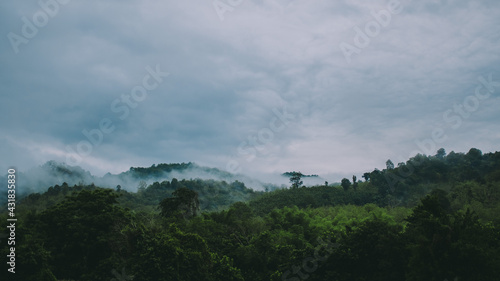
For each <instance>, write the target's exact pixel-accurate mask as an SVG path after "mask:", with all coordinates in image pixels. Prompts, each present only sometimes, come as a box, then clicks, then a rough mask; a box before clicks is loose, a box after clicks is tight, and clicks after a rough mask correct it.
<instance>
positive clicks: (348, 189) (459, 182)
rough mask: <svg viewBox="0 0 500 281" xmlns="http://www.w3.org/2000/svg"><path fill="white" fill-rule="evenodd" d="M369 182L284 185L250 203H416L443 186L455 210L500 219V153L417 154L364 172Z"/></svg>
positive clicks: (264, 208) (268, 206) (260, 209)
mask: <svg viewBox="0 0 500 281" xmlns="http://www.w3.org/2000/svg"><path fill="white" fill-rule="evenodd" d="M363 178H364V179H365V181H364V182H363V181H359V180H357V181H356V182H355V183H354V182H351V181H349V180H347V179H344V180H343V182H344V184H342V185H340V186H339V185H335V186H332V185H329V186H325V185H318V186H314V187H299V188H292V189H281V190H276V191H274V192H270V193H266V194H264V195H263V196H261V197H259V198H256V199H255V200H253V201H251V202H250V206H252V208H253V209H254V210H255V211H256V212H257V213H259V214H265V213H268V212H270V211H271V210H273V209H274V208H282V207H291V206H298V207H300V208H306V207H312V208H316V207H322V206H336V205H347V204H353V205H364V204H368V203H375V204H377V205H379V206H381V207H385V206H388V207H396V206H404V207H415V206H416V205H417V204H418V203H419V202H420V199H421V198H423V197H425V196H426V195H427V194H429V193H431V192H432V191H435V190H441V191H443V192H444V193H445V195H446V197H447V198H448V199H449V201H450V204H451V206H450V207H451V208H453V209H455V210H458V209H462V208H470V209H472V210H474V211H475V212H476V213H477V214H479V215H480V217H481V218H483V219H485V220H489V221H498V222H500V219H499V218H498V213H499V212H500V152H495V153H487V154H484V155H483V153H482V152H481V151H480V150H478V149H475V148H472V149H470V150H469V152H468V153H455V152H453V151H452V152H450V153H449V154H448V155H446V153H445V151H444V150H440V151H439V152H438V153H437V154H436V155H434V156H426V155H421V154H419V155H416V156H414V157H412V158H410V159H409V160H408V161H407V162H404V163H403V162H402V163H399V164H397V166H394V165H393V164H392V161H390V160H389V161H387V168H386V169H383V170H378V169H375V170H374V171H372V172H368V173H364V174H363Z"/></svg>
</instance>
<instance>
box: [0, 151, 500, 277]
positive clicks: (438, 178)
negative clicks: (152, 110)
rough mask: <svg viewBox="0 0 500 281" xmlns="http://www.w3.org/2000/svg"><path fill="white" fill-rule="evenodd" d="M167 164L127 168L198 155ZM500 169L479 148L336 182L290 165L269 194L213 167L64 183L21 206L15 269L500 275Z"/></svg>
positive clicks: (498, 157)
mask: <svg viewBox="0 0 500 281" xmlns="http://www.w3.org/2000/svg"><path fill="white" fill-rule="evenodd" d="M169 165H170V166H162V167H160V168H157V167H158V166H154V167H151V168H139V170H136V169H137V168H132V169H131V170H130V171H128V173H131V174H132V173H139V177H140V174H141V173H143V174H148V173H149V172H151V173H155V169H159V172H158V173H162V172H163V171H164V169H170V168H173V167H177V168H179V167H183V165H189V164H173V165H172V164H169ZM178 165H180V166H178ZM148 169H151V170H148ZM499 175H500V153H499V152H496V153H487V154H482V153H481V151H479V150H477V149H471V150H470V151H469V152H467V153H455V152H450V153H449V154H448V155H447V154H446V153H445V151H444V150H439V151H438V153H437V154H436V155H433V156H425V155H416V156H415V157H412V158H411V159H409V160H408V161H406V162H405V163H399V164H397V165H394V164H393V163H392V161H387V163H386V169H383V170H374V171H372V172H367V173H365V174H364V175H362V177H360V179H358V178H357V177H356V176H353V177H352V178H349V179H347V178H344V179H342V180H341V182H340V184H335V185H329V184H327V183H325V184H324V185H318V186H313V187H304V186H303V185H302V181H301V173H300V172H291V173H290V175H289V176H290V179H291V182H290V188H283V189H278V190H275V191H271V192H256V191H254V190H252V189H250V188H248V187H247V186H245V184H244V183H242V182H239V181H233V182H226V181H219V180H213V179H189V180H188V179H184V180H177V179H171V180H163V181H161V182H153V183H151V184H144V182H143V183H142V184H141V185H140V186H139V189H138V191H137V192H129V191H126V190H124V189H122V188H121V187H120V186H116V187H114V188H101V187H98V186H97V185H95V184H84V185H78V184H77V185H73V186H70V185H68V184H62V185H56V186H52V187H50V188H49V189H48V190H47V191H46V192H44V193H34V194H31V195H29V196H28V197H26V198H25V199H22V200H20V201H19V202H18V203H19V204H18V205H17V206H16V209H15V212H16V218H17V219H18V221H17V222H16V271H17V272H18V273H16V277H18V278H19V279H16V280H27V281H29V280H37V281H56V280H84V281H86V280H89V281H90V280H92V281H101V280H102V281H109V280H113V279H114V280H135V281H137V280H139V281H168V280H179V281H194V280H196V281H198V280H208V281H218V280H229V281H244V280H252V281H256V280H257V281H279V280H288V281H292V280H293V281H300V280H310V281H323V280H337V281H351V280H374V281H401V280H407V281H424V280H425V281H427V280H431V281H445V280H450V281H451V280H461V281H462V280H464V281H468V280H470V281H476V280H494V281H495V280H500V277H499V276H500V219H499V218H500V217H499V216H498V214H499V212H500V177H499ZM135 176H137V175H134V177H135ZM7 215H8V214H7V213H6V212H3V213H0V220H3V221H6V219H7ZM0 234H2V233H0ZM1 237H2V236H0V239H1ZM2 242H4V241H2ZM10 251H11V250H10V248H8V246H7V243H2V244H1V246H0V255H3V256H7V255H9V254H10ZM4 266H6V267H7V266H8V265H4ZM6 272H7V270H6V268H5V269H4V270H2V272H1V273H0V279H1V280H4V279H5V280H11V279H6V277H5V276H4V275H5V274H6ZM4 277H5V278H4Z"/></svg>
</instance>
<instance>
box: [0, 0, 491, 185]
mask: <svg viewBox="0 0 500 281" xmlns="http://www.w3.org/2000/svg"><path fill="white" fill-rule="evenodd" d="M498 15H500V2H499V1H497V0H489V1H488V0H486V1H461V0H423V1H407V0H405V1H403V0H401V1H397V0H391V1H386V0H376V1H358V0H354V1H331V0H316V1H303V0H302V1H301V0H268V1H262V0H220V1H219V0H216V1H212V0H205V1H190V0H188V1H159V0H136V1H132V0H120V1H117V0H109V1H105V0H100V1H94V0H88V1H76V0H40V1H34V0H29V1H14V0H6V1H1V3H0V35H1V37H0V38H1V39H0V85H1V88H0V112H1V113H2V114H1V117H0V118H1V119H0V120H1V122H0V158H1V161H0V169H1V170H0V171H4V172H5V173H6V171H7V169H8V168H10V167H15V168H17V169H18V170H28V169H30V168H32V167H35V166H38V165H42V164H43V163H45V162H47V161H49V160H56V161H59V162H65V163H67V164H69V165H74V166H76V165H77V166H80V167H82V168H84V169H86V170H88V171H90V172H91V173H92V174H94V175H98V176H101V175H103V174H105V173H107V172H111V173H120V172H122V171H126V170H128V169H129V168H130V167H132V166H133V167H138V166H151V165H152V164H155V163H180V162H195V163H197V164H199V165H204V166H209V167H215V168H220V169H223V170H227V171H230V172H235V173H242V174H247V175H263V174H273V173H274V174H276V173H283V172H286V171H301V172H302V173H305V174H319V175H321V176H324V177H325V178H327V179H329V180H331V181H332V182H333V181H340V177H343V176H349V175H353V174H357V175H358V178H360V175H361V174H362V173H364V172H369V171H372V170H373V169H374V168H379V169H382V168H384V167H385V162H386V160H387V159H391V160H392V161H393V162H394V163H399V162H403V161H406V160H407V159H408V158H409V157H411V156H414V155H415V154H417V153H422V154H426V155H434V154H435V152H436V150H437V149H439V148H440V147H443V148H445V149H446V151H447V152H450V151H455V152H467V151H468V150H469V149H470V148H472V147H475V148H478V149H480V150H482V151H483V153H487V152H495V151H498V150H500V149H499V144H500V122H499V121H500V110H498V109H499V108H500V52H499V50H500V17H499V16H498Z"/></svg>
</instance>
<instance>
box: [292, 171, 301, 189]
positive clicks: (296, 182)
mask: <svg viewBox="0 0 500 281" xmlns="http://www.w3.org/2000/svg"><path fill="white" fill-rule="evenodd" d="M303 176H304V175H303V174H302V173H301V172H295V171H293V172H292V173H291V176H290V182H291V183H292V188H299V187H300V186H301V185H302V184H303V183H304V182H303V181H301V179H302V177H303Z"/></svg>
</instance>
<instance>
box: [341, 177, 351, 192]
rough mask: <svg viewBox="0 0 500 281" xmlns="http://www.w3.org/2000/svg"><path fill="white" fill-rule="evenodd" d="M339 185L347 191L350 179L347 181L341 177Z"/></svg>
mask: <svg viewBox="0 0 500 281" xmlns="http://www.w3.org/2000/svg"><path fill="white" fill-rule="evenodd" d="M340 185H341V186H342V187H343V188H344V190H345V191H347V190H348V189H349V187H350V186H351V181H349V179H347V178H343V179H342V181H341V182H340Z"/></svg>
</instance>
